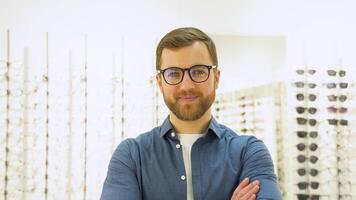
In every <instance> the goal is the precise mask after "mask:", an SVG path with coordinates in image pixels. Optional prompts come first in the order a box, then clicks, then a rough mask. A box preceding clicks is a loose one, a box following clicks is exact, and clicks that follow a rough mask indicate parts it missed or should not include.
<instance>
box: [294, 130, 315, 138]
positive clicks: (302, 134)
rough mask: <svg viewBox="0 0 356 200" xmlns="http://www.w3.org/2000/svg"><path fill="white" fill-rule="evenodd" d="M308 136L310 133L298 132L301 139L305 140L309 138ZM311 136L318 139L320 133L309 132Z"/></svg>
mask: <svg viewBox="0 0 356 200" xmlns="http://www.w3.org/2000/svg"><path fill="white" fill-rule="evenodd" d="M307 134H308V132H306V131H297V135H298V137H300V138H305V137H306V136H307ZM309 136H310V137H311V138H316V137H318V132H317V131H311V132H309Z"/></svg>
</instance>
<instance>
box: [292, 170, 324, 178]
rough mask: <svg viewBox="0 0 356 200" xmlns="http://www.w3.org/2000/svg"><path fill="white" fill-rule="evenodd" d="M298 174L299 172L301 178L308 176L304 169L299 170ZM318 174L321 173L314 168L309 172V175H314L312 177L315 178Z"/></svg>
mask: <svg viewBox="0 0 356 200" xmlns="http://www.w3.org/2000/svg"><path fill="white" fill-rule="evenodd" d="M297 172H298V174H299V175H300V176H304V175H306V174H307V170H306V169H304V168H299V169H298V170H297ZM318 173H319V171H318V170H317V169H314V168H312V169H310V170H309V174H310V175H312V176H314V177H315V176H317V175H318Z"/></svg>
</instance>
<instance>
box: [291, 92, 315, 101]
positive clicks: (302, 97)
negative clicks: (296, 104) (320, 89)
mask: <svg viewBox="0 0 356 200" xmlns="http://www.w3.org/2000/svg"><path fill="white" fill-rule="evenodd" d="M296 98H297V100H298V101H303V100H304V94H301V93H299V94H297V95H296ZM308 98H309V101H315V99H316V95H315V94H309V95H308Z"/></svg>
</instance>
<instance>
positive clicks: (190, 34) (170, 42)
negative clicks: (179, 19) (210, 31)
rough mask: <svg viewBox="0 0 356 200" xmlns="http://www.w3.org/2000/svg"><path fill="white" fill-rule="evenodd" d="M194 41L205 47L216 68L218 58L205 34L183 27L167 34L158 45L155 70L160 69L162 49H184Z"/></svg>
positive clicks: (213, 45)
mask: <svg viewBox="0 0 356 200" xmlns="http://www.w3.org/2000/svg"><path fill="white" fill-rule="evenodd" d="M196 41H201V42H203V43H204V44H205V45H206V46H207V48H208V51H209V54H210V58H211V59H212V61H213V65H216V66H218V57H217V54H216V48H215V44H214V42H213V40H212V39H211V38H210V37H209V36H208V35H207V34H205V33H204V32H203V31H201V30H199V29H197V28H193V27H184V28H178V29H174V30H172V31H171V32H169V33H167V34H166V35H165V36H164V37H163V38H162V39H161V41H160V42H159V43H158V46H157V49H156V69H157V70H159V69H160V65H161V56H162V51H163V49H164V48H181V47H186V46H189V45H191V44H193V43H194V42H196Z"/></svg>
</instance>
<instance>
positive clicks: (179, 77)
mask: <svg viewBox="0 0 356 200" xmlns="http://www.w3.org/2000/svg"><path fill="white" fill-rule="evenodd" d="M214 68H216V66H215V65H194V66H192V67H190V68H187V69H182V68H179V67H169V68H167V69H163V70H157V72H158V73H160V74H162V75H163V78H164V80H165V81H166V83H167V84H169V85H177V84H179V83H181V82H182V81H183V78H184V74H185V73H184V72H185V71H188V74H189V77H190V79H191V80H192V81H194V82H196V83H202V82H204V81H206V80H208V78H209V75H210V69H214Z"/></svg>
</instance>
